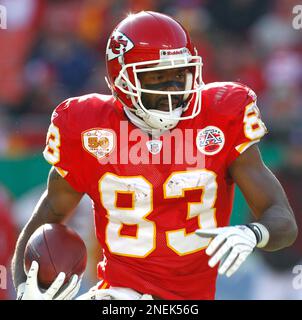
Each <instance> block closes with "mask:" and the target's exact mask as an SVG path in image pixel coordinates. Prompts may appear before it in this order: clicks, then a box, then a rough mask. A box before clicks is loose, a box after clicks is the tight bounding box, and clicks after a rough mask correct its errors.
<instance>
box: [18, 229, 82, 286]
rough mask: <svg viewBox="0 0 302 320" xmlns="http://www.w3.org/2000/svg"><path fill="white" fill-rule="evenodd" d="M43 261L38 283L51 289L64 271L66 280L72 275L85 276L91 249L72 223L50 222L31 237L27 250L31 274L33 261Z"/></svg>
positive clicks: (26, 269)
mask: <svg viewBox="0 0 302 320" xmlns="http://www.w3.org/2000/svg"><path fill="white" fill-rule="evenodd" d="M34 260H35V261H37V262H38V263H39V272H38V283H39V286H40V287H41V288H43V289H47V288H48V287H49V286H50V285H51V283H52V282H53V281H54V280H55V278H56V277H57V276H58V274H59V273H60V272H65V274H66V278H65V282H64V284H66V283H67V282H68V281H69V279H70V278H71V276H72V275H74V274H77V275H78V276H81V275H82V274H83V273H84V271H85V268H86V263H87V250H86V246H85V243H84V241H83V240H82V239H81V237H80V236H79V235H78V234H77V233H76V232H75V231H73V230H72V229H70V228H69V227H67V226H65V225H62V224H57V223H50V224H44V225H42V226H40V227H39V228H38V229H37V230H36V231H35V232H34V233H33V234H32V235H31V237H30V238H29V240H28V242H27V245H26V248H25V252H24V270H25V273H26V274H27V273H28V271H29V269H30V266H31V263H32V261H34Z"/></svg>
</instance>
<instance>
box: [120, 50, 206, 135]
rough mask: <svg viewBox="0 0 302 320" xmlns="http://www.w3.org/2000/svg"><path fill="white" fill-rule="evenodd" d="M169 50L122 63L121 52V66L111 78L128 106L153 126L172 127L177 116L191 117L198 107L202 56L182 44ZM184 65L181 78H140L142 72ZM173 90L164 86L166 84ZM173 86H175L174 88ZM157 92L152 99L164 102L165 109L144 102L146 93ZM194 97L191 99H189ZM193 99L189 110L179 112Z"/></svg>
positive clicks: (184, 109)
mask: <svg viewBox="0 0 302 320" xmlns="http://www.w3.org/2000/svg"><path fill="white" fill-rule="evenodd" d="M171 51H172V50H160V57H161V59H159V60H152V61H143V62H137V63H131V64H125V63H124V60H123V56H120V57H119V63H120V64H121V66H122V68H121V71H120V73H119V76H118V77H117V78H116V80H115V86H116V87H117V88H118V89H119V90H121V91H122V92H123V93H125V94H126V95H127V96H128V97H129V98H130V99H131V102H132V105H133V107H132V108H130V110H131V111H132V112H134V113H135V114H136V115H137V116H138V117H140V118H141V119H142V120H143V121H144V122H145V123H146V124H147V125H148V126H150V127H151V128H153V129H166V130H167V129H172V128H174V127H175V126H176V125H177V123H178V122H179V121H180V120H186V119H192V118H194V117H195V116H197V115H198V114H199V113H200V110H201V91H202V88H203V86H204V84H203V82H202V80H201V69H202V60H201V57H200V56H191V55H190V54H189V52H188V50H187V49H186V48H184V49H177V51H178V52H181V53H180V54H175V55H171V56H168V57H167V55H169V53H170V52H171ZM182 68H183V69H184V70H186V72H185V81H184V82H182V83H177V81H168V82H166V83H158V84H155V85H143V86H142V84H141V81H140V78H141V77H142V76H143V74H144V73H147V72H149V73H150V72H154V71H163V72H164V71H168V70H171V69H182ZM172 86H173V87H174V89H173V90H167V89H168V88H169V87H172ZM175 87H176V88H177V90H175ZM150 95H153V97H156V96H158V98H156V101H157V102H158V103H160V102H161V101H162V102H163V103H164V104H165V109H167V110H165V111H162V110H159V109H160V108H158V107H157V108H152V106H151V107H150V106H148V105H146V101H147V100H148V99H147V97H148V96H149V97H150ZM193 97H194V99H193ZM191 101H194V103H193V106H192V108H191V112H190V114H186V115H183V112H184V111H186V110H187V109H188V107H189V104H190V102H191Z"/></svg>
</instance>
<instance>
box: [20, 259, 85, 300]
mask: <svg viewBox="0 0 302 320" xmlns="http://www.w3.org/2000/svg"><path fill="white" fill-rule="evenodd" d="M38 271H39V264H38V263H37V262H36V261H33V262H32V264H31V267H30V270H29V271H28V274H27V280H26V282H24V283H21V284H20V285H19V287H18V293H17V299H18V300H71V299H72V298H73V297H74V296H75V295H76V294H77V293H78V291H79V289H80V285H81V279H79V278H78V276H77V275H73V276H72V277H71V279H70V281H69V283H68V284H66V285H65V286H64V287H63V283H64V280H65V276H66V275H65V273H64V272H60V273H59V275H58V276H57V278H56V279H55V280H54V282H53V283H52V284H51V285H50V287H49V288H48V289H47V290H43V289H40V288H39V285H38Z"/></svg>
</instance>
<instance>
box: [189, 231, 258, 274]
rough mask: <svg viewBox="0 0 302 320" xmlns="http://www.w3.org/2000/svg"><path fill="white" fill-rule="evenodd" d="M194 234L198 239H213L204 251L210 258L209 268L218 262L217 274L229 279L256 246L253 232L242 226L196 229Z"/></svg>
mask: <svg viewBox="0 0 302 320" xmlns="http://www.w3.org/2000/svg"><path fill="white" fill-rule="evenodd" d="M195 233H196V234H197V235H198V236H200V237H203V238H204V237H206V238H213V240H212V241H211V242H210V244H209V246H208V247H207V249H206V254H207V255H209V256H210V257H211V258H210V260H209V266H210V267H212V268H213V267H214V266H216V264H217V263H218V262H220V266H219V268H218V273H219V274H226V276H227V277H230V276H231V275H232V274H233V273H234V272H236V271H237V270H238V268H239V267H240V266H241V264H242V263H243V262H244V261H245V260H246V258H247V257H248V256H249V255H250V254H251V252H252V251H253V250H254V248H255V247H256V246H257V238H256V234H255V233H254V231H252V230H251V229H250V228H249V227H247V226H244V225H239V226H234V227H224V228H214V229H198V230H196V231H195Z"/></svg>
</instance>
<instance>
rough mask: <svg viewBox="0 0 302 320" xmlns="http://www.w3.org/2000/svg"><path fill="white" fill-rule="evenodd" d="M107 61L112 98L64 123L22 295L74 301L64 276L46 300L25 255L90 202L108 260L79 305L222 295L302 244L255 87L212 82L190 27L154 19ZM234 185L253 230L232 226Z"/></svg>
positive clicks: (62, 109)
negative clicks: (270, 161)
mask: <svg viewBox="0 0 302 320" xmlns="http://www.w3.org/2000/svg"><path fill="white" fill-rule="evenodd" d="M106 64H107V71H108V78H107V81H108V85H109V86H110V88H111V90H112V95H102V94H89V95H85V96H80V97H73V98H70V99H67V100H66V101H64V102H62V103H61V104H60V105H59V106H58V107H57V108H56V109H55V111H54V112H53V114H52V118H51V124H50V127H49V131H48V135H47V142H46V147H45V150H44V157H45V159H46V160H47V161H48V162H49V163H50V164H51V165H52V168H51V170H50V173H49V178H48V185H47V190H46V191H45V193H44V194H43V196H42V197H41V199H40V201H39V203H38V204H37V206H36V208H35V210H34V212H33V215H32V217H31V219H30V221H29V222H28V223H27V225H26V226H25V227H24V229H23V230H22V233H21V234H20V236H19V240H18V242H17V246H16V251H15V255H14V259H13V276H14V282H15V285H16V288H18V297H19V298H20V299H53V298H57V299H71V298H73V297H74V296H75V295H76V293H77V290H78V287H79V282H80V280H78V279H75V278H73V280H72V281H71V283H70V284H69V286H68V287H67V288H65V289H64V290H60V286H61V284H62V282H63V280H64V277H63V278H59V279H57V280H56V281H55V283H54V284H53V285H52V286H51V288H50V289H49V291H46V292H42V291H41V290H40V289H39V287H38V285H37V280H36V277H37V270H38V265H37V264H36V263H34V264H33V266H32V268H31V270H30V272H29V274H28V278H26V275H25V273H24V271H23V254H24V248H25V245H26V243H27V240H28V239H29V237H30V235H31V234H32V233H33V232H34V231H35V230H36V228H38V227H39V226H40V225H42V224H44V223H64V221H65V220H66V219H67V218H68V217H69V215H70V214H71V213H72V211H73V209H74V208H75V207H76V206H77V204H78V203H79V201H80V200H81V198H82V196H83V194H85V193H86V194H88V195H89V196H90V198H91V199H92V201H93V207H94V219H95V227H96V236H97V238H98V241H99V243H100V247H101V248H102V249H103V253H104V260H103V261H101V262H100V263H99V265H98V277H99V279H100V282H99V283H98V284H97V285H96V286H95V287H94V288H93V289H92V290H90V291H89V292H88V293H87V294H84V295H83V296H82V297H80V299H149V298H159V299H214V298H215V284H216V278H217V274H218V273H220V274H225V275H226V276H231V275H232V274H234V272H236V271H237V270H238V268H239V267H240V266H241V264H242V263H243V262H244V261H245V260H246V258H247V257H248V256H249V255H250V254H251V253H252V252H253V251H254V250H255V248H259V249H261V250H267V251H274V250H279V249H282V248H284V247H287V246H290V245H291V244H292V243H293V242H294V240H295V238H296V236H297V226H296V222H295V218H294V214H293V212H292V210H291V207H290V205H289V203H288V201H287V198H286V195H285V193H284V191H283V189H282V187H281V185H280V184H279V182H278V181H277V179H276V178H275V177H274V175H273V174H272V172H271V171H270V170H269V169H268V168H267V167H266V166H265V165H264V163H263V162H262V160H261V156H260V153H259V150H258V147H257V143H258V142H259V141H260V139H261V138H262V137H263V136H264V135H265V134H266V132H267V130H266V127H265V125H264V123H263V122H262V120H261V117H260V112H259V109H258V108H257V105H256V95H255V93H254V92H253V91H252V90H251V89H250V88H248V87H247V86H245V85H243V84H240V83H234V82H216V83H209V84H204V83H203V81H202V59H201V57H200V56H198V54H197V52H196V50H195V48H194V46H193V44H192V42H191V40H190V37H189V35H188V33H187V31H186V30H185V29H184V28H183V27H182V26H181V25H180V24H179V23H178V22H177V21H175V20H174V19H173V18H171V17H169V16H167V15H164V14H160V13H156V12H140V13H137V14H132V15H129V16H128V17H127V18H126V19H124V20H123V21H122V22H121V23H120V24H119V25H118V26H117V27H116V28H115V29H114V31H113V33H112V34H111V36H110V38H109V41H108V45H107V50H106ZM235 184H237V185H238V187H239V188H240V190H241V191H242V193H243V194H244V196H245V199H246V201H247V203H248V204H249V206H250V208H251V210H252V212H253V215H254V222H253V223H250V224H247V225H237V226H229V221H230V215H231V211H232V202H233V197H234V186H235Z"/></svg>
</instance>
